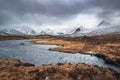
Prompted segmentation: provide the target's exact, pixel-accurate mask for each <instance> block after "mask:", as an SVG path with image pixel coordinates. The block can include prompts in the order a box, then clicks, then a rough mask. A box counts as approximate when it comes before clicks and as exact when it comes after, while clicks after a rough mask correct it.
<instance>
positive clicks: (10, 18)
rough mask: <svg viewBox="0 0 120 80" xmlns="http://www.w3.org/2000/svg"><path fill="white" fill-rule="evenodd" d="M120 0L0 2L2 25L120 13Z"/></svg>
mask: <svg viewBox="0 0 120 80" xmlns="http://www.w3.org/2000/svg"><path fill="white" fill-rule="evenodd" d="M119 3H120V0H0V24H9V23H13V22H15V23H16V22H22V21H24V22H25V21H26V22H27V21H28V22H30V21H32V22H37V23H39V24H42V23H51V22H54V21H56V22H55V23H56V24H57V23H60V22H63V21H65V20H67V19H70V18H71V19H72V18H73V17H75V16H76V15H77V14H81V13H85V14H89V13H90V10H92V9H93V8H100V9H102V12H99V13H96V12H97V11H98V10H97V9H96V10H95V11H94V12H91V13H95V14H96V15H98V17H107V16H110V15H113V14H114V13H116V12H120V5H119Z"/></svg>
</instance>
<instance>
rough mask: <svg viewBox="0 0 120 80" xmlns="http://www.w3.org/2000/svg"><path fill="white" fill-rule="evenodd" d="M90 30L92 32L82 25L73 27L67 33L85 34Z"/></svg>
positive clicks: (69, 34)
mask: <svg viewBox="0 0 120 80" xmlns="http://www.w3.org/2000/svg"><path fill="white" fill-rule="evenodd" d="M88 32H90V30H89V29H87V28H85V27H82V26H80V27H76V28H73V29H72V30H70V31H67V32H66V35H68V36H83V35H85V34H86V33H88Z"/></svg>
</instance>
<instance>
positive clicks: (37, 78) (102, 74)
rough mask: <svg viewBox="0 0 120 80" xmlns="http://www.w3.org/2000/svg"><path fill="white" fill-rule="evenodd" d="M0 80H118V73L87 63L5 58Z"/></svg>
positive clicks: (1, 66)
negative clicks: (41, 64) (44, 62)
mask: <svg viewBox="0 0 120 80" xmlns="http://www.w3.org/2000/svg"><path fill="white" fill-rule="evenodd" d="M0 80H120V73H118V72H116V71H113V70H111V69H108V68H100V67H97V66H92V65H87V64H61V63H59V64H57V65H43V66H34V65H33V64H29V63H22V62H21V61H19V60H16V59H7V60H1V61H0Z"/></svg>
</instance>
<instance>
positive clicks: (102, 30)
mask: <svg viewBox="0 0 120 80" xmlns="http://www.w3.org/2000/svg"><path fill="white" fill-rule="evenodd" d="M110 33H120V25H116V24H112V23H110V22H105V21H102V22H101V23H100V24H99V25H98V26H96V27H95V28H93V30H92V31H91V32H90V33H87V35H90V36H93V35H105V34H110Z"/></svg>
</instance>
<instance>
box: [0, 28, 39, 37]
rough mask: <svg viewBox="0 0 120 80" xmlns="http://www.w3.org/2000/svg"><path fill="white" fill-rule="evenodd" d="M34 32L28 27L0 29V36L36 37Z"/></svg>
mask: <svg viewBox="0 0 120 80" xmlns="http://www.w3.org/2000/svg"><path fill="white" fill-rule="evenodd" d="M36 34H37V33H36V31H34V30H33V29H31V28H30V27H28V26H14V27H1V28H0V35H36Z"/></svg>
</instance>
